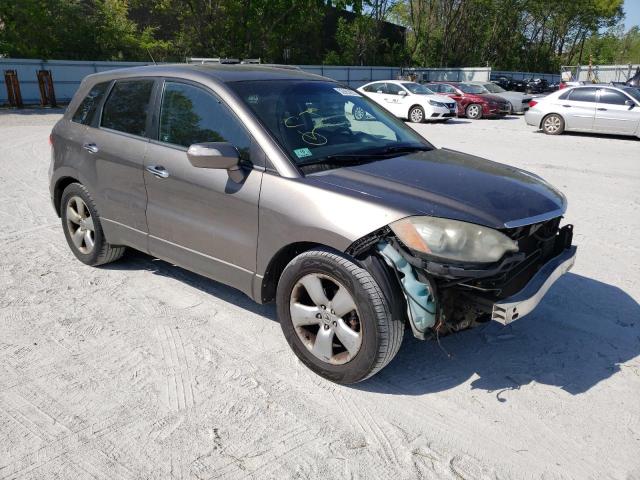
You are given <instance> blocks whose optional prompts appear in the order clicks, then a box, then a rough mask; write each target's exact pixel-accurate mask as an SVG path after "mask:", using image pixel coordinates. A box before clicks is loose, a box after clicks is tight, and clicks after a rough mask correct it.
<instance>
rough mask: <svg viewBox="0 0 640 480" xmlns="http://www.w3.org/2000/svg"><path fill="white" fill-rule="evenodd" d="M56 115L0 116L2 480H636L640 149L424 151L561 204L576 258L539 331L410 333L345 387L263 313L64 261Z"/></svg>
mask: <svg viewBox="0 0 640 480" xmlns="http://www.w3.org/2000/svg"><path fill="white" fill-rule="evenodd" d="M58 118H59V112H56V111H49V112H46V111H45V112H44V113H43V111H31V112H28V113H25V114H15V113H9V112H7V111H2V112H0V164H1V166H2V168H1V169H0V247H1V249H2V250H1V251H2V256H1V257H0V479H5V478H37V479H49V478H51V479H52V478H62V479H66V478H69V479H76V478H100V479H103V478H106V479H140V478H153V479H157V478H199V479H205V478H207V479H208V478H257V479H265V478H277V479H283V478H341V479H348V478H362V479H368V478H372V479H373V478H376V479H383V478H394V479H404V478H427V479H466V480H471V479H494V478H495V479H505V478H536V479H537V478H545V479H560V478H575V479H598V480H600V479H608V478H614V479H640V400H639V399H640V356H639V355H640V307H639V306H638V303H637V302H638V300H639V299H640V281H639V279H640V273H639V272H640V242H639V241H638V238H637V235H638V232H639V231H640V214H639V213H638V212H639V211H640V141H639V140H637V139H623V138H608V137H599V136H586V135H563V136H560V137H548V136H545V135H543V134H541V133H535V132H534V131H533V130H532V129H531V128H529V127H527V126H526V125H525V124H524V120H523V119H522V118H520V117H511V118H508V119H504V120H481V121H477V122H469V121H467V120H462V119H460V120H455V121H452V122H450V123H449V124H442V125H420V126H418V127H416V128H417V130H418V131H420V132H421V133H423V134H424V135H425V136H426V137H427V138H428V139H430V140H432V141H433V142H434V143H435V144H436V145H438V146H448V147H451V148H455V149H459V150H462V151H465V152H469V153H474V154H477V155H480V156H486V157H489V158H492V159H494V160H498V161H502V162H505V163H510V164H513V165H516V166H519V167H523V168H526V169H529V170H531V171H533V172H535V173H537V174H539V175H541V176H543V177H545V178H546V179H547V180H549V181H550V182H551V183H553V184H555V185H556V186H558V187H560V188H561V189H562V190H563V191H564V192H565V194H566V195H567V197H568V198H569V204H570V207H569V211H568V214H567V220H568V221H570V222H572V223H574V224H575V226H576V237H575V242H576V243H577V244H578V245H579V258H578V262H577V264H576V266H575V269H574V270H573V273H571V274H569V275H567V276H565V277H564V278H563V279H562V280H561V281H559V283H558V284H557V285H556V286H554V288H553V289H552V290H551V291H550V292H549V294H548V295H547V297H546V299H545V301H544V302H543V303H542V304H541V305H540V307H539V308H538V309H537V310H536V312H535V313H534V314H532V315H530V316H528V317H526V318H524V319H522V320H521V321H518V322H516V323H515V324H513V325H512V326H509V327H506V328H502V327H500V326H499V325H494V324H490V325H486V326H483V327H481V328H478V329H475V330H471V331H467V332H464V333H461V334H459V335H456V336H451V337H446V338H444V339H443V340H442V347H443V349H444V350H446V351H447V352H448V353H449V355H450V357H448V356H447V355H445V353H443V350H441V349H440V348H439V347H438V345H437V344H434V343H423V342H418V341H416V340H414V339H413V338H411V336H410V335H406V337H405V344H404V346H403V349H402V350H401V352H400V354H399V355H398V357H397V358H396V360H395V361H393V362H392V363H391V364H390V365H389V366H388V367H387V368H386V369H385V370H384V371H383V372H382V373H381V374H379V375H377V376H376V377H374V378H373V379H371V380H369V381H367V382H365V383H363V384H360V385H357V386H354V387H341V386H337V385H334V384H331V383H328V382H326V381H324V380H322V379H320V378H318V377H317V376H315V375H313V374H312V373H310V372H309V371H308V370H307V369H306V368H304V367H303V366H302V365H301V364H300V363H299V362H298V361H297V360H296V359H295V357H294V355H293V354H292V353H291V352H290V350H289V347H288V346H287V344H286V342H285V340H284V338H283V337H282V335H281V332H280V327H279V325H278V323H277V321H276V320H275V313H274V308H273V307H272V306H258V305H255V304H253V303H252V302H251V301H250V300H249V299H248V298H246V297H245V296H243V295H242V294H240V293H238V292H237V291H234V290H232V289H230V288H227V287H225V286H222V285H220V284H217V283H215V282H212V281H209V280H206V279H204V278H202V277H199V276H197V275H194V274H191V273H189V272H187V271H184V270H182V269H179V268H176V267H173V266H171V265H169V264H167V263H165V262H162V261H159V260H155V259H153V258H151V257H148V256H146V255H143V254H139V253H130V254H128V255H127V256H126V257H125V258H124V259H123V260H122V261H120V262H118V263H116V264H113V265H110V266H107V267H103V268H97V269H96V268H90V267H86V266H84V265H82V264H80V263H79V262H78V261H77V260H76V259H75V258H74V257H73V255H72V254H71V252H70V251H69V249H68V248H67V245H66V243H65V240H64V236H63V233H62V230H61V227H60V224H59V220H58V219H57V218H56V216H55V214H54V212H53V209H52V207H51V205H50V201H49V193H48V186H47V169H48V166H49V147H48V145H47V136H48V134H49V131H50V129H51V126H52V125H53V124H54V122H55V121H56V120H57V119H58Z"/></svg>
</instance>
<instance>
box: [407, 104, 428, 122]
mask: <svg viewBox="0 0 640 480" xmlns="http://www.w3.org/2000/svg"><path fill="white" fill-rule="evenodd" d="M425 117H426V116H425V114H424V109H423V108H422V107H420V106H418V105H416V106H415V107H411V110H409V120H410V121H411V122H412V123H422V122H424V119H425Z"/></svg>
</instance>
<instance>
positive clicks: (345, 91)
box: [334, 88, 362, 97]
mask: <svg viewBox="0 0 640 480" xmlns="http://www.w3.org/2000/svg"><path fill="white" fill-rule="evenodd" d="M334 90H335V91H336V92H338V93H339V94H340V95H344V96H345V97H361V96H362V95H360V94H359V93H358V92H356V91H354V90H349V89H348V88H334Z"/></svg>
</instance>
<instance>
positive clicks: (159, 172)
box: [146, 165, 169, 178]
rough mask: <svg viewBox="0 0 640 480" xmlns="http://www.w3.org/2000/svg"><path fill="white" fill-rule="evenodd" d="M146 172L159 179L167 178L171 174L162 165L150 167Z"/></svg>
mask: <svg viewBox="0 0 640 480" xmlns="http://www.w3.org/2000/svg"><path fill="white" fill-rule="evenodd" d="M146 170H147V172H149V173H152V174H153V175H155V176H156V177H158V178H167V177H168V176H169V172H168V171H167V169H166V168H164V167H163V166H162V165H149V166H148V167H146Z"/></svg>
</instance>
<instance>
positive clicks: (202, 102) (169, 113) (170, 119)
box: [158, 81, 251, 160]
mask: <svg viewBox="0 0 640 480" xmlns="http://www.w3.org/2000/svg"><path fill="white" fill-rule="evenodd" d="M158 138H159V140H160V141H161V142H164V143H171V144H173V145H179V146H181V147H187V148H188V147H189V146H190V145H193V144H194V143H206V142H229V143H231V144H232V145H233V146H234V147H236V149H237V150H238V153H239V154H240V158H241V159H242V160H249V151H250V148H251V139H250V137H249V135H248V134H247V132H246V131H245V129H244V128H243V127H242V125H241V124H240V122H239V121H238V119H237V118H236V117H235V115H234V114H233V113H232V112H231V111H230V110H229V108H228V107H227V106H226V105H224V104H222V103H221V102H220V100H218V99H217V98H216V97H214V96H213V94H211V93H209V92H208V91H206V90H204V89H202V88H200V87H196V86H194V85H188V84H186V83H179V82H170V81H169V82H165V84H164V92H163V94H162V106H161V107H160V128H159V136H158Z"/></svg>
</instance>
